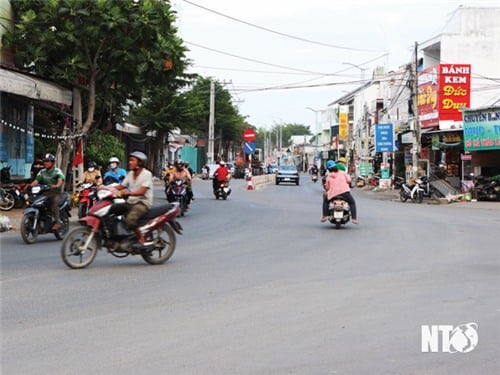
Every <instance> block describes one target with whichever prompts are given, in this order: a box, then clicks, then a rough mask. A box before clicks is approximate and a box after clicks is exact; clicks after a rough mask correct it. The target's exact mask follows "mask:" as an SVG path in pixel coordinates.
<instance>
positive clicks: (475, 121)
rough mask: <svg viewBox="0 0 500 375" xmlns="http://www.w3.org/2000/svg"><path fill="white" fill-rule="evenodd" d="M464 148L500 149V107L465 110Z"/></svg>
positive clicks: (479, 149)
mask: <svg viewBox="0 0 500 375" xmlns="http://www.w3.org/2000/svg"><path fill="white" fill-rule="evenodd" d="M463 127H464V150H465V151H483V150H500V107H492V108H489V109H484V110H464V112H463Z"/></svg>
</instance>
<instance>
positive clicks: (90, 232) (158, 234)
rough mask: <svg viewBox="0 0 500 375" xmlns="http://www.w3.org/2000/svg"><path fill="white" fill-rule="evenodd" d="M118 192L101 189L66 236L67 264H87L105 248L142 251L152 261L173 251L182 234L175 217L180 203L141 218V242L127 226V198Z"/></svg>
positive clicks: (116, 252)
mask: <svg viewBox="0 0 500 375" xmlns="http://www.w3.org/2000/svg"><path fill="white" fill-rule="evenodd" d="M116 192H117V191H116V190H99V192H98V193H97V195H98V196H99V200H98V202H97V203H96V204H95V205H94V206H92V207H91V208H90V210H89V214H88V215H87V216H85V217H83V218H81V219H80V223H81V224H82V226H80V227H78V228H76V229H74V230H73V231H72V232H71V233H69V234H68V235H67V236H66V238H65V239H64V241H63V243H62V246H61V257H62V260H63V262H64V263H65V264H66V265H67V266H68V267H70V268H73V269H79V268H85V267H87V266H88V265H90V264H91V263H92V262H93V261H94V259H95V257H96V255H97V250H100V249H102V248H105V249H106V250H107V251H108V253H110V254H111V255H113V256H115V257H117V258H125V257H127V256H129V255H140V256H141V257H142V258H143V259H144V260H145V261H146V262H147V263H149V264H163V263H165V262H166V261H167V260H168V259H170V257H171V256H172V255H173V253H174V251H175V246H176V236H175V233H178V234H182V233H181V231H182V227H181V225H180V224H179V223H178V222H177V221H175V217H176V216H177V214H178V212H179V210H180V208H179V203H177V202H174V203H169V204H164V205H161V206H159V207H153V208H151V209H150V210H149V211H148V212H147V213H146V214H145V215H144V216H142V217H141V218H140V219H139V230H140V231H141V233H142V234H143V236H144V238H145V241H146V242H144V243H143V244H142V243H139V242H137V236H136V234H135V233H134V232H131V231H129V230H128V229H127V228H126V226H125V222H124V219H125V215H124V214H125V205H124V204H120V203H123V202H125V201H124V199H121V198H116Z"/></svg>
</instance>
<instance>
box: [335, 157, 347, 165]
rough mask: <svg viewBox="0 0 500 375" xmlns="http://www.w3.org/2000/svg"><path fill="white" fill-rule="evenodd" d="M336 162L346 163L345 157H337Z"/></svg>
mask: <svg viewBox="0 0 500 375" xmlns="http://www.w3.org/2000/svg"><path fill="white" fill-rule="evenodd" d="M337 163H342V164H346V163H347V160H346V158H344V157H342V158H338V160H337Z"/></svg>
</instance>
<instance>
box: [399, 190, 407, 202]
mask: <svg viewBox="0 0 500 375" xmlns="http://www.w3.org/2000/svg"><path fill="white" fill-rule="evenodd" d="M399 199H400V200H401V202H403V203H404V202H406V201H407V200H408V196H407V195H406V193H405V192H404V191H403V190H401V191H400V192H399Z"/></svg>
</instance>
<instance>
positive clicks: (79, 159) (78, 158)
mask: <svg viewBox="0 0 500 375" xmlns="http://www.w3.org/2000/svg"><path fill="white" fill-rule="evenodd" d="M79 164H83V139H79V140H78V146H77V147H76V153H75V158H74V159H73V163H71V166H72V167H76V166H77V165H79Z"/></svg>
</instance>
